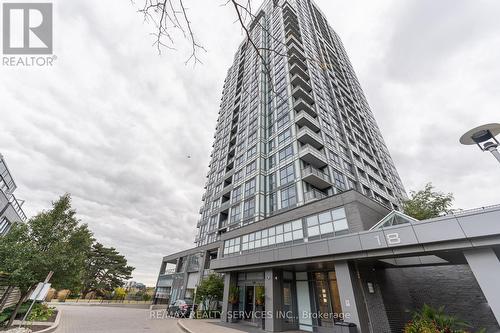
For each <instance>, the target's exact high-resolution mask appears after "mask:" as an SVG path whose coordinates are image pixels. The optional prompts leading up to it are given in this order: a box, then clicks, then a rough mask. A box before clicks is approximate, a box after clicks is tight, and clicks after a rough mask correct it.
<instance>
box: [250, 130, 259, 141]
mask: <svg viewBox="0 0 500 333" xmlns="http://www.w3.org/2000/svg"><path fill="white" fill-rule="evenodd" d="M255 140H257V131H255V132H253V133H251V134H250V135H249V136H248V143H253V142H254V141H255Z"/></svg>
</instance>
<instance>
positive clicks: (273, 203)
mask: <svg viewBox="0 0 500 333" xmlns="http://www.w3.org/2000/svg"><path fill="white" fill-rule="evenodd" d="M268 198H269V212H274V211H275V210H276V209H278V196H277V194H276V192H274V193H271V194H270V195H269V197H268Z"/></svg>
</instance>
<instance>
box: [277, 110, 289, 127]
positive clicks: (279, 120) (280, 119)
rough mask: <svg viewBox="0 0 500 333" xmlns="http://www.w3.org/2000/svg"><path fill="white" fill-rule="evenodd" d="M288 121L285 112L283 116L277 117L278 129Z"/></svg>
mask: <svg viewBox="0 0 500 333" xmlns="http://www.w3.org/2000/svg"><path fill="white" fill-rule="evenodd" d="M289 122H290V115H289V114H288V113H287V114H285V115H284V116H283V117H281V118H279V119H278V121H277V125H278V129H280V128H282V127H283V126H285V125H287V124H288V123H289Z"/></svg>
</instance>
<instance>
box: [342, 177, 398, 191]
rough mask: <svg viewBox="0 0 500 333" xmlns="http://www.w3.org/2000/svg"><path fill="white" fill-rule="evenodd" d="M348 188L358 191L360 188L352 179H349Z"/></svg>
mask: <svg viewBox="0 0 500 333" xmlns="http://www.w3.org/2000/svg"><path fill="white" fill-rule="evenodd" d="M347 188H348V189H355V190H357V189H358V186H357V185H356V182H355V181H354V180H352V179H351V178H347ZM389 194H391V193H389ZM391 195H392V194H391Z"/></svg>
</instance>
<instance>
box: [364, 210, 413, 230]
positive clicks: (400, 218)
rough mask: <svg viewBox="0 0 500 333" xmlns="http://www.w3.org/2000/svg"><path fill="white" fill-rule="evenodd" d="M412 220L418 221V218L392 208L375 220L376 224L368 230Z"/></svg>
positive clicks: (406, 222)
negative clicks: (380, 218)
mask: <svg viewBox="0 0 500 333" xmlns="http://www.w3.org/2000/svg"><path fill="white" fill-rule="evenodd" d="M412 222H418V220H417V219H414V218H413V217H411V216H408V215H406V214H404V213H401V212H399V211H397V210H393V211H392V212H390V213H389V214H387V215H386V216H385V217H384V218H383V219H382V220H380V221H379V222H377V224H375V225H374V226H373V227H371V228H370V230H375V229H381V228H386V227H392V226H393V225H400V224H408V223H412Z"/></svg>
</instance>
